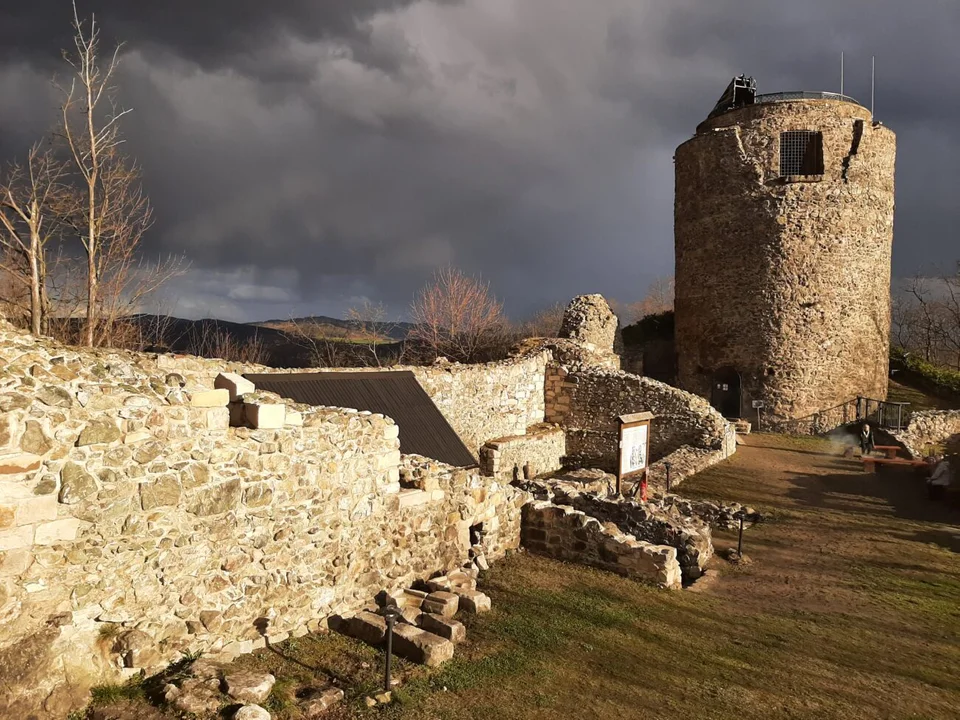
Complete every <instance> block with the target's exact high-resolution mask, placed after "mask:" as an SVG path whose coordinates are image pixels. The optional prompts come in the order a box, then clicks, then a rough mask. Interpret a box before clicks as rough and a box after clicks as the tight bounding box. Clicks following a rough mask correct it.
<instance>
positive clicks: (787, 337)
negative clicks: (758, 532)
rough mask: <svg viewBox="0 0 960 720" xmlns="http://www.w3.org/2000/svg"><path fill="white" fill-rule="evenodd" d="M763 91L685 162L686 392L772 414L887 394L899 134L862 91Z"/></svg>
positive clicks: (680, 284)
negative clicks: (876, 116)
mask: <svg viewBox="0 0 960 720" xmlns="http://www.w3.org/2000/svg"><path fill="white" fill-rule="evenodd" d="M754 88H755V85H754V83H753V80H752V79H746V78H743V77H741V78H737V79H735V80H734V82H732V83H731V85H730V87H729V88H728V89H727V92H726V93H725V94H724V97H723V98H722V99H721V101H720V103H718V105H717V107H716V108H715V109H714V111H713V112H712V113H711V114H710V115H709V116H708V118H707V119H706V120H705V121H704V122H703V123H701V124H700V126H699V127H698V128H697V132H696V135H695V136H694V137H693V138H692V139H690V140H688V141H687V142H685V143H683V144H682V145H681V146H680V147H679V148H677V152H676V156H675V163H676V207H675V233H676V349H677V356H678V367H677V370H678V379H679V382H680V386H681V387H682V388H684V389H686V390H690V391H691V392H695V393H697V394H699V395H702V396H703V397H705V398H707V399H709V400H710V401H711V402H712V403H713V404H714V406H715V407H717V409H718V410H720V411H721V412H722V413H723V414H724V415H727V416H728V417H741V416H742V417H752V416H753V415H752V413H753V412H754V411H753V410H752V407H753V401H762V402H763V403H764V406H765V410H764V413H765V415H766V416H767V417H768V418H769V419H770V420H773V421H776V420H789V419H799V418H805V417H807V416H810V415H812V414H813V413H817V412H820V411H823V410H827V409H829V408H832V407H835V406H837V405H839V404H841V403H844V402H846V401H849V400H851V399H853V398H855V397H857V396H858V395H862V396H866V397H870V398H878V399H885V398H886V395H887V377H888V356H889V343H890V255H891V250H892V244H893V210H894V162H895V156H896V140H895V136H894V134H893V132H891V131H890V130H888V129H887V128H885V127H883V126H882V125H880V124H879V123H877V122H874V121H873V117H872V115H871V113H870V111H869V110H867V109H866V108H864V107H863V106H861V105H860V104H858V103H857V102H856V101H854V100H852V99H851V98H848V97H844V96H840V95H836V94H833V93H819V92H818V93H812V92H803V93H799V92H798V93H778V94H774V95H756V93H755V90H754Z"/></svg>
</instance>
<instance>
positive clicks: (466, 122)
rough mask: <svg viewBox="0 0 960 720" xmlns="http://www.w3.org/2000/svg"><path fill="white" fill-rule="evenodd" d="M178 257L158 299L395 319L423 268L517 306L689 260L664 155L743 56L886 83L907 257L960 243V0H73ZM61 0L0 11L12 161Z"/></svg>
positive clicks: (2, 154) (61, 28)
mask: <svg viewBox="0 0 960 720" xmlns="http://www.w3.org/2000/svg"><path fill="white" fill-rule="evenodd" d="M79 8H80V12H81V14H82V15H86V14H89V13H90V12H94V13H96V17H97V19H98V21H99V22H100V23H101V25H102V27H103V33H104V42H105V45H112V44H113V43H114V42H115V41H116V40H123V41H124V42H125V49H124V52H123V56H122V57H123V64H122V72H121V74H120V76H119V84H120V88H121V91H122V92H121V101H122V103H123V104H124V105H125V106H126V107H132V108H133V109H134V112H133V113H132V114H131V115H129V116H128V117H127V118H125V120H126V121H127V122H126V125H125V134H126V136H127V138H128V141H129V145H128V147H129V150H130V151H131V152H132V153H133V154H135V155H136V157H137V158H138V160H139V161H140V163H141V164H142V166H143V169H144V175H145V185H146V187H147V190H148V192H149V194H150V196H151V198H152V200H153V204H154V206H155V212H156V219H157V222H156V224H155V226H154V227H153V229H152V230H151V231H150V235H149V237H148V238H147V240H146V242H145V251H146V252H147V253H148V255H149V256H151V257H156V256H158V255H160V254H166V253H175V254H183V255H185V256H186V257H187V258H188V259H189V261H190V263H191V265H190V271H189V273H188V274H187V275H186V276H184V277H182V278H180V279H179V280H178V281H177V282H176V284H175V286H174V287H172V288H170V292H169V293H168V299H167V301H166V304H165V307H164V309H165V310H166V311H167V312H172V313H175V314H179V315H181V316H185V317H207V316H215V317H221V318H225V319H231V320H260V319H266V318H274V317H279V318H284V317H289V316H291V315H299V314H307V313H324V314H331V315H341V314H343V313H344V312H345V310H346V309H347V308H348V307H350V306H351V305H356V304H357V303H358V302H360V301H361V300H362V299H364V298H367V299H370V300H373V301H382V302H384V303H386V304H387V305H388V306H389V307H390V308H391V309H392V314H394V315H396V316H401V315H402V314H404V313H405V309H406V307H407V306H408V304H409V301H410V298H411V296H412V294H413V292H414V291H415V290H416V289H417V288H418V287H420V286H421V285H422V284H423V282H424V281H425V280H426V279H427V278H429V276H430V275H431V274H432V273H433V271H434V270H435V269H436V268H437V267H439V266H441V265H445V264H452V265H455V266H458V267H460V268H463V269H465V270H469V271H471V272H479V273H481V274H482V275H483V277H484V278H486V279H488V280H489V281H490V283H491V285H492V287H493V289H494V291H495V292H496V294H497V295H498V296H499V297H500V298H502V299H503V300H504V302H505V305H506V307H507V310H508V312H509V314H510V315H511V316H513V317H515V318H521V317H523V316H525V315H527V314H528V313H530V312H531V311H533V310H535V309H537V308H538V307H542V306H545V305H548V304H551V303H553V302H556V301H560V300H567V299H569V298H570V297H572V296H573V295H576V294H580V293H591V292H601V293H604V294H605V295H607V296H608V297H612V298H616V299H619V300H622V301H627V302H629V301H632V300H636V299H638V298H639V297H640V296H642V294H643V292H644V289H645V287H646V286H647V284H648V283H649V282H650V281H651V280H652V279H654V278H656V277H657V276H663V275H669V274H671V273H672V265H673V239H672V233H673V229H672V225H673V219H672V212H673V209H672V208H673V206H672V203H673V163H672V157H673V150H674V148H675V147H676V146H677V145H678V144H679V143H681V142H683V141H684V140H685V139H687V138H688V137H690V135H691V134H692V133H693V130H694V128H695V126H696V124H697V123H698V122H699V121H700V120H702V119H703V118H704V117H705V116H706V114H707V113H708V112H709V111H710V109H711V108H712V106H713V104H714V103H715V101H716V100H717V98H718V97H719V95H720V94H721V93H722V91H723V89H724V87H725V85H726V84H727V82H729V80H730V78H731V77H732V76H733V75H737V74H740V73H741V72H744V73H747V74H750V75H753V76H755V77H756V78H757V81H758V84H759V89H760V91H761V92H774V91H779V90H795V89H810V90H832V91H836V90H839V65H840V62H839V61H840V51H841V50H844V51H846V58H847V63H846V65H847V82H846V90H847V93H848V94H851V95H853V96H855V97H858V98H860V99H861V100H862V101H864V102H865V103H868V102H869V96H870V56H871V55H872V54H876V55H877V71H878V76H877V105H876V116H877V119H879V120H881V121H883V122H884V123H885V124H886V125H888V126H890V127H891V128H893V129H894V130H895V131H896V132H897V135H898V139H899V157H898V168H897V184H898V196H897V217H896V242H895V249H894V272H895V273H896V274H907V273H912V272H915V271H917V270H925V269H928V268H929V267H931V266H933V265H935V264H937V263H941V264H946V263H949V262H951V261H953V260H955V259H957V258H958V257H960V242H958V238H957V230H956V228H957V224H958V221H960V209H958V208H960V192H958V191H960V180H958V177H960V176H958V174H957V171H956V168H957V167H958V166H960V133H958V132H957V127H958V125H957V123H958V121H960V90H958V87H957V80H956V70H957V68H958V67H960V43H957V42H956V33H957V30H958V29H960V2H957V0H913V1H912V2H909V3H905V2H902V0H803V2H786V1H781V0H277V1H276V2H263V1H262V0H166V2H150V3H148V2H131V1H130V0H80V1H79ZM71 17H72V16H71V10H70V6H69V2H67V1H66V0H33V2H30V3H17V4H14V3H12V2H4V3H3V9H0V98H2V102H0V159H3V160H9V159H12V158H13V157H14V156H18V155H19V156H22V155H23V153H24V152H25V150H26V148H27V147H28V146H29V144H30V143H31V142H32V141H34V140H36V139H38V138H39V137H40V136H42V134H43V133H44V132H45V130H47V129H48V128H49V127H50V126H51V125H52V124H53V122H54V121H55V111H56V101H57V98H56V94H55V92H54V91H53V90H52V88H51V84H50V77H51V75H52V74H53V73H54V72H57V71H59V72H60V73H62V72H63V68H62V66H61V65H60V64H59V59H60V52H59V51H60V48H63V47H66V46H68V44H69V43H70V39H71V36H70V21H71Z"/></svg>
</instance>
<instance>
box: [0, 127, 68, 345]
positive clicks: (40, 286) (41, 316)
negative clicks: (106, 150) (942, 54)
mask: <svg viewBox="0 0 960 720" xmlns="http://www.w3.org/2000/svg"><path fill="white" fill-rule="evenodd" d="M66 172H67V167H66V164H65V163H63V162H60V161H59V160H57V159H56V156H55V154H54V151H53V149H52V148H47V149H46V150H44V151H42V150H41V148H40V146H39V145H34V146H33V147H32V148H30V152H29V153H28V155H27V164H26V166H20V165H17V164H14V165H13V166H12V167H11V168H10V171H9V172H8V174H7V177H6V179H5V180H4V181H3V182H2V183H0V246H2V247H3V249H4V250H5V252H4V257H3V260H0V262H2V263H3V264H2V265H0V267H2V269H3V270H4V271H6V273H7V276H8V278H10V279H11V280H14V281H19V282H21V283H22V284H23V285H24V286H25V287H26V288H28V290H29V297H30V331H31V332H32V333H33V334H34V335H40V334H41V333H46V332H48V330H49V328H48V324H47V321H48V318H49V313H50V300H49V297H48V294H47V245H48V244H49V243H50V242H51V240H53V239H56V238H58V237H59V235H60V230H61V226H60V223H59V221H58V215H60V214H62V213H64V211H65V210H66V209H67V203H68V202H69V190H68V188H67V186H66V185H65V184H64V179H65V175H66Z"/></svg>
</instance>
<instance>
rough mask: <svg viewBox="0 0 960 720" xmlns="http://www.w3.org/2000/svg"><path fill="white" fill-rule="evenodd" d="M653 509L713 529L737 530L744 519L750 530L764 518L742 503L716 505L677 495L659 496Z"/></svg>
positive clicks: (744, 523) (652, 504) (652, 500)
mask: <svg viewBox="0 0 960 720" xmlns="http://www.w3.org/2000/svg"><path fill="white" fill-rule="evenodd" d="M650 505H651V506H652V507H656V508H659V509H662V510H665V511H668V512H676V513H678V514H680V515H681V516H684V517H695V518H699V519H700V520H702V521H703V522H704V523H706V524H707V525H709V526H710V527H712V528H715V529H720V530H736V529H738V528H739V527H740V518H741V517H742V518H743V527H744V528H748V527H752V526H753V525H756V524H757V523H759V522H761V521H762V520H763V516H762V515H761V514H760V513H759V512H757V511H756V510H754V509H753V508H752V507H747V506H745V505H741V504H740V503H729V504H726V505H724V504H722V503H714V502H710V501H708V500H690V499H688V498H682V497H679V496H677V495H666V496H661V495H657V496H655V497H654V498H653V499H651V501H650Z"/></svg>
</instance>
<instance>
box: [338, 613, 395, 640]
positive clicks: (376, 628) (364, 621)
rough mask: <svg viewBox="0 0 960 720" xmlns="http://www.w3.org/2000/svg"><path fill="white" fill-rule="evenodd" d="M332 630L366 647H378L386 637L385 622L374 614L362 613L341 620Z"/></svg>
mask: <svg viewBox="0 0 960 720" xmlns="http://www.w3.org/2000/svg"><path fill="white" fill-rule="evenodd" d="M334 629H335V630H336V631H337V632H339V633H341V634H343V635H348V636H350V637H352V638H356V639H357V640H360V641H361V642H364V643H366V644H367V645H380V643H382V642H383V640H384V638H385V637H386V635H387V621H386V620H384V619H383V617H381V616H380V615H377V614H376V613H372V612H367V611H363V612H360V613H357V614H356V615H354V616H353V617H351V618H347V619H345V620H343V621H342V622H340V623H339V624H338V625H337V627H335V628H334Z"/></svg>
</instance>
